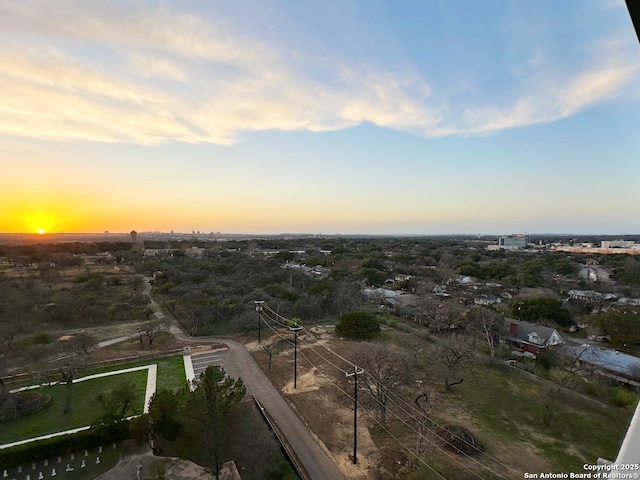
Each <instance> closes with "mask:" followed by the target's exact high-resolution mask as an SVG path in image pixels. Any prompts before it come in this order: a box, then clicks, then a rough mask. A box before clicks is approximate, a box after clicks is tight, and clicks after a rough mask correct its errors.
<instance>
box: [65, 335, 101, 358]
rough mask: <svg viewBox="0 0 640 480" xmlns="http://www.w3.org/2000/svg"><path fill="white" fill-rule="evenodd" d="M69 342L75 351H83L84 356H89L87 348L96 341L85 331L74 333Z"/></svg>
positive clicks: (91, 346) (92, 345)
mask: <svg viewBox="0 0 640 480" xmlns="http://www.w3.org/2000/svg"><path fill="white" fill-rule="evenodd" d="M69 342H70V346H71V348H73V351H74V352H75V353H78V354H80V353H84V354H85V355H86V356H89V350H90V349H91V348H93V347H94V346H95V345H96V344H97V343H98V342H97V340H96V339H95V338H94V337H92V336H91V335H88V334H86V333H78V334H77V335H74V336H73V338H72V339H71V340H70V341H69Z"/></svg>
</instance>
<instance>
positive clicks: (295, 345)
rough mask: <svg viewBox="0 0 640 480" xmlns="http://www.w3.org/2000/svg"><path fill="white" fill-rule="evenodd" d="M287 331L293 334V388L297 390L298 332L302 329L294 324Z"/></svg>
mask: <svg viewBox="0 0 640 480" xmlns="http://www.w3.org/2000/svg"><path fill="white" fill-rule="evenodd" d="M289 330H291V331H292V332H293V388H298V332H299V331H300V330H302V327H301V326H300V325H298V324H297V323H294V324H293V326H292V327H289Z"/></svg>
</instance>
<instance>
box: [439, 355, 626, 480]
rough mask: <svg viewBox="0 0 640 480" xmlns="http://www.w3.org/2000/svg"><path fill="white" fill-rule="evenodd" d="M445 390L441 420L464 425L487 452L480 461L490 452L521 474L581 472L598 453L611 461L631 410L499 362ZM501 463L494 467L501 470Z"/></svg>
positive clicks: (441, 421) (476, 371)
mask: <svg viewBox="0 0 640 480" xmlns="http://www.w3.org/2000/svg"><path fill="white" fill-rule="evenodd" d="M444 395H445V398H444V399H441V401H443V402H446V406H445V407H444V408H443V409H442V411H443V413H444V414H442V415H439V418H438V421H439V423H441V424H442V423H455V424H460V425H465V426H467V427H468V428H469V429H470V430H471V431H473V432H474V433H475V434H476V435H477V437H478V439H479V440H480V442H481V443H482V444H483V445H484V447H485V452H486V454H488V455H487V458H485V459H483V457H484V456H485V455H481V456H480V457H478V460H480V461H481V462H482V463H489V464H491V463H494V462H493V461H492V460H489V458H488V456H490V457H493V458H494V459H497V460H498V461H499V462H503V463H505V464H506V465H509V466H511V467H512V468H515V469H516V470H518V471H519V472H520V473H523V472H525V471H535V469H536V468H542V469H550V470H549V471H553V472H557V473H562V472H565V473H569V472H583V468H582V466H583V464H585V463H595V462H596V460H597V459H598V457H602V458H606V459H609V460H614V459H615V457H616V454H617V452H618V449H619V447H620V443H621V442H622V439H623V438H624V435H625V432H626V430H627V427H628V425H629V421H630V420H631V416H632V414H633V411H632V410H627V409H621V408H618V407H614V406H602V405H600V404H598V403H596V402H591V401H588V400H585V399H583V398H581V397H579V396H575V395H572V394H571V393H561V392H558V391H557V389H556V388H553V387H548V386H546V385H540V384H538V383H537V382H535V381H533V380H531V379H530V378H527V377H523V376H521V375H520V374H518V373H517V372H514V371H511V370H506V369H505V368H502V367H501V366H488V365H477V366H475V367H474V371H473V373H472V374H470V375H468V376H466V377H465V381H464V383H463V384H461V385H458V386H456V387H454V388H453V389H452V391H451V392H448V393H446V394H444ZM499 462H496V463H495V465H494V467H495V468H496V470H502V468H501V466H500V464H499ZM526 462H529V463H526ZM503 472H505V473H506V472H509V470H506V471H505V470H503ZM511 473H513V472H511ZM487 478H488V477H487Z"/></svg>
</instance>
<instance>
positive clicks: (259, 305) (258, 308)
mask: <svg viewBox="0 0 640 480" xmlns="http://www.w3.org/2000/svg"><path fill="white" fill-rule="evenodd" d="M253 303H255V304H256V312H257V313H258V343H262V339H261V338H260V324H261V323H262V316H261V313H262V304H263V303H264V300H256V301H254V302H253Z"/></svg>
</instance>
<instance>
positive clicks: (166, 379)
mask: <svg viewBox="0 0 640 480" xmlns="http://www.w3.org/2000/svg"><path fill="white" fill-rule="evenodd" d="M153 363H155V364H157V365H158V379H157V388H169V389H172V390H174V389H177V388H180V387H182V386H184V384H185V383H186V381H187V377H186V374H185V372H184V360H183V359H182V355H175V356H173V357H160V358H151V359H149V358H147V359H145V360H141V361H139V362H131V363H126V364H119V365H110V366H108V367H103V368H97V369H92V370H87V371H86V372H83V373H82V375H83V376H84V375H93V374H95V373H103V372H113V371H116V370H122V369H124V368H133V367H141V366H144V365H151V364H153Z"/></svg>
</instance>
